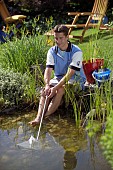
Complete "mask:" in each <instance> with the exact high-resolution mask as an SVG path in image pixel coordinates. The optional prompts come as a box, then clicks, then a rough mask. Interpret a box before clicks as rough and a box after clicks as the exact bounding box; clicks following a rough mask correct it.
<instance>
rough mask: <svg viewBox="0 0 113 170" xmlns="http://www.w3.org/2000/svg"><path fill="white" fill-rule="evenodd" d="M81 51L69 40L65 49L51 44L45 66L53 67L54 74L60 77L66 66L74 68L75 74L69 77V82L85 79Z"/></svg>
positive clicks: (83, 80) (63, 73)
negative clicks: (62, 49)
mask: <svg viewBox="0 0 113 170" xmlns="http://www.w3.org/2000/svg"><path fill="white" fill-rule="evenodd" d="M82 59H83V57H82V51H81V49H80V48H79V47H78V46H76V45H74V44H71V43H70V42H69V44H68V48H67V50H66V51H61V50H60V49H59V48H58V46H53V47H51V48H50V49H49V51H48V54H47V61H46V67H49V68H53V69H54V76H55V78H57V79H61V78H62V77H63V76H64V75H65V74H66V73H67V70H68V68H71V69H74V70H75V74H74V75H73V76H72V77H71V79H70V82H71V81H72V82H74V81H80V82H81V81H82V82H85V81H86V77H85V74H84V71H83V68H82Z"/></svg>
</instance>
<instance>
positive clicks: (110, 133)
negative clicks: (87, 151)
mask: <svg viewBox="0 0 113 170" xmlns="http://www.w3.org/2000/svg"><path fill="white" fill-rule="evenodd" d="M101 147H102V149H103V154H104V155H105V157H106V159H107V160H108V162H109V163H110V164H111V166H112V168H113V110H111V112H110V115H109V116H108V117H107V122H106V128H105V133H104V134H103V135H102V137H101Z"/></svg>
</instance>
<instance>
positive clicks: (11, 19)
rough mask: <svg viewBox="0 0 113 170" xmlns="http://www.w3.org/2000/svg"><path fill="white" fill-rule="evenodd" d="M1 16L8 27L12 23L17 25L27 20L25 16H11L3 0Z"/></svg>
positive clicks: (0, 6) (0, 1) (1, 2)
mask: <svg viewBox="0 0 113 170" xmlns="http://www.w3.org/2000/svg"><path fill="white" fill-rule="evenodd" d="M0 15H1V17H2V19H3V21H4V22H5V24H6V25H7V26H8V24H10V23H14V24H17V23H19V22H21V21H22V20H24V19H25V18H26V16H25V15H13V16H11V15H10V13H9V11H8V9H7V7H6V5H5V3H4V1H3V0H0Z"/></svg>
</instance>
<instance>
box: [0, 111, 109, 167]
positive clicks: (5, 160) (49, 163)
mask: <svg viewBox="0 0 113 170" xmlns="http://www.w3.org/2000/svg"><path fill="white" fill-rule="evenodd" d="M35 115H36V113H35V112H34V111H33V112H32V113H28V114H23V115H18V116H1V120H2V122H1V124H0V169H1V170H10V169H11V170H13V169H14V170H15V169H16V170H20V169H24V170H31V169H34V170H37V167H38V169H39V170H44V169H46V170H75V169H76V170H100V169H102V170H111V168H110V166H109V165H108V164H107V162H106V161H105V159H104V157H103V156H102V153H101V150H100V149H99V145H98V138H97V137H95V138H93V139H92V140H90V139H89V138H88V136H87V133H86V131H85V130H84V129H82V128H79V129H78V128H76V127H75V123H74V121H73V120H72V119H70V118H61V117H60V118H59V117H58V116H54V117H51V118H50V119H47V120H44V121H43V126H42V129H41V134H40V137H39V143H38V146H37V148H36V149H34V150H29V149H25V148H19V147H18V146H17V144H18V143H21V142H23V141H27V140H28V139H29V137H30V136H31V134H32V135H33V136H34V137H36V136H37V132H38V127H35V128H33V127H31V126H29V125H28V122H29V121H30V120H32V119H33V116H34V117H35ZM17 160H18V161H17Z"/></svg>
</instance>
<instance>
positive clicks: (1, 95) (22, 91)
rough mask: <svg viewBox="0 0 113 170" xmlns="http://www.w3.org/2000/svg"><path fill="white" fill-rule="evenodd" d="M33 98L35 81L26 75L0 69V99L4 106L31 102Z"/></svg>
mask: <svg viewBox="0 0 113 170" xmlns="http://www.w3.org/2000/svg"><path fill="white" fill-rule="evenodd" d="M33 96H34V97H35V81H33V78H32V77H30V76H29V75H27V74H21V73H19V72H18V73H17V72H16V73H15V72H13V71H10V70H5V69H2V68H0V99H1V101H2V102H3V104H4V105H5V106H12V105H19V104H20V103H24V102H25V103H26V102H32V101H33V99H34V97H33Z"/></svg>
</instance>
